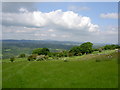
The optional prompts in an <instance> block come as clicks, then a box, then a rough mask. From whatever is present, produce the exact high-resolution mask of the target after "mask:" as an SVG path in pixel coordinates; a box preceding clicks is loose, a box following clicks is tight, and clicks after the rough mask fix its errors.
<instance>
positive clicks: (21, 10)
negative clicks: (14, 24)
mask: <svg viewBox="0 0 120 90" xmlns="http://www.w3.org/2000/svg"><path fill="white" fill-rule="evenodd" d="M19 11H20V12H28V10H27V9H25V8H20V9H19Z"/></svg>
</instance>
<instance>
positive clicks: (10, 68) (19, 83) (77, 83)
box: [2, 53, 118, 88]
mask: <svg viewBox="0 0 120 90" xmlns="http://www.w3.org/2000/svg"><path fill="white" fill-rule="evenodd" d="M111 55H113V57H112V58H110V59H108V60H106V56H102V57H101V56H97V55H92V56H91V55H87V56H83V57H84V58H85V57H86V58H85V59H84V58H81V57H74V58H73V57H72V58H70V59H71V60H69V61H68V62H64V61H63V60H55V61H53V60H51V61H40V62H34V61H33V62H27V61H26V62H14V63H3V84H2V85H3V88H116V87H118V84H117V83H118V65H117V55H116V54H115V53H114V54H111ZM90 57H91V58H90ZM68 59H69V58H68ZM73 59H74V60H73ZM96 59H100V60H101V59H102V60H101V61H100V62H96Z"/></svg>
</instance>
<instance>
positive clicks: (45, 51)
mask: <svg viewBox="0 0 120 90" xmlns="http://www.w3.org/2000/svg"><path fill="white" fill-rule="evenodd" d="M49 52H50V50H49V49H48V48H43V49H42V54H43V55H48V53H49Z"/></svg>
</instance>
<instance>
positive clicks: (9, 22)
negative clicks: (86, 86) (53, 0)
mask: <svg viewBox="0 0 120 90" xmlns="http://www.w3.org/2000/svg"><path fill="white" fill-rule="evenodd" d="M19 10H20V13H3V18H2V20H3V25H6V26H24V27H38V28H44V27H51V28H53V29H54V28H55V29H61V28H64V29H66V30H69V29H71V30H79V31H83V32H84V31H88V32H96V31H98V30H99V26H98V25H96V24H92V23H91V19H90V18H89V17H85V16H80V15H78V14H77V13H74V12H73V11H66V12H63V11H62V10H56V11H51V12H48V13H43V12H41V11H34V12H28V10H27V9H25V8H20V9H19Z"/></svg>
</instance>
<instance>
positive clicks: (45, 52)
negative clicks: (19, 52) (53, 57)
mask: <svg viewBox="0 0 120 90" xmlns="http://www.w3.org/2000/svg"><path fill="white" fill-rule="evenodd" d="M49 52H50V51H49V49H48V48H36V49H34V50H33V52H32V54H38V55H48V54H49Z"/></svg>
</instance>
